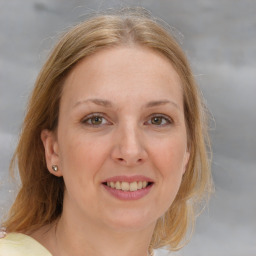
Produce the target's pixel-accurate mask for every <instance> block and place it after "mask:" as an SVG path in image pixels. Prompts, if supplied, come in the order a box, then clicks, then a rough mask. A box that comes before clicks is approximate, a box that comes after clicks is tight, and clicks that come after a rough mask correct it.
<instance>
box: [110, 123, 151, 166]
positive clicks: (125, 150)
mask: <svg viewBox="0 0 256 256" xmlns="http://www.w3.org/2000/svg"><path fill="white" fill-rule="evenodd" d="M114 141H115V143H114V147H113V149H112V152H111V156H112V159H113V160H114V161H115V162H117V163H119V164H121V165H124V166H129V167H132V166H136V165H140V164H142V163H144V162H145V161H146V159H147V157H148V154H147V151H146V148H145V146H144V139H143V136H142V134H141V133H140V131H139V128H138V127H136V125H129V126H125V127H120V128H119V129H118V131H117V132H116V134H115V138H114Z"/></svg>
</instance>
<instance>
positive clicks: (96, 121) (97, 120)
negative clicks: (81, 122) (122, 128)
mask: <svg viewBox="0 0 256 256" xmlns="http://www.w3.org/2000/svg"><path fill="white" fill-rule="evenodd" d="M91 123H92V124H93V125H100V124H102V117H101V116H94V117H92V118H91Z"/></svg>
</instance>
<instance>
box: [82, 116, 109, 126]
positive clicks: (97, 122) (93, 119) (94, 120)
mask: <svg viewBox="0 0 256 256" xmlns="http://www.w3.org/2000/svg"><path fill="white" fill-rule="evenodd" d="M82 123H83V124H86V125H88V126H101V125H106V124H110V122H108V120H107V119H106V118H104V117H103V116H102V115H101V114H96V113H95V114H92V115H89V116H87V117H85V118H84V119H83V120H82Z"/></svg>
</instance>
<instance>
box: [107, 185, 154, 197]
mask: <svg viewBox="0 0 256 256" xmlns="http://www.w3.org/2000/svg"><path fill="white" fill-rule="evenodd" d="M103 186H104V188H105V189H106V190H107V191H108V192H109V193H110V194H111V195H112V196H114V197H115V198H117V199H120V200H138V199H141V198H143V197H144V196H146V195H147V194H148V193H149V192H150V190H151V189H152V187H153V184H151V185H149V186H147V187H146V188H143V189H139V190H136V191H123V190H121V189H114V188H111V187H109V186H107V185H103Z"/></svg>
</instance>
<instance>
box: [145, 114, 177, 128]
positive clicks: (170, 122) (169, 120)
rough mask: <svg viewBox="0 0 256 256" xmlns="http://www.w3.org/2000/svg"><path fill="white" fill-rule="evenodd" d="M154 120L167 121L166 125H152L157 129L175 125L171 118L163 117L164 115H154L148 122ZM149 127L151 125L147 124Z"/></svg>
mask: <svg viewBox="0 0 256 256" xmlns="http://www.w3.org/2000/svg"><path fill="white" fill-rule="evenodd" d="M153 118H162V120H165V122H166V123H165V124H160V125H156V124H152V123H151V125H153V126H155V127H164V126H167V125H170V124H172V123H173V120H172V119H171V118H170V117H168V116H166V115H163V114H153V115H151V116H150V117H149V120H148V121H147V122H150V121H152V119H153ZM147 122H146V123H147ZM147 125H150V124H147Z"/></svg>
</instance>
